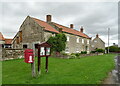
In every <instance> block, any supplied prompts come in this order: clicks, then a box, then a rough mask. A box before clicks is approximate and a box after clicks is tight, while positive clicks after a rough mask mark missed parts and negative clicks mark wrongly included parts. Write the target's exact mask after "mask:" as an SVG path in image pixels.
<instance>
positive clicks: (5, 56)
mask: <svg viewBox="0 0 120 86" xmlns="http://www.w3.org/2000/svg"><path fill="white" fill-rule="evenodd" d="M17 58H24V50H23V49H2V60H9V59H17Z"/></svg>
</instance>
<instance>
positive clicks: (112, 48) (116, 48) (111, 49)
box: [106, 46, 119, 52]
mask: <svg viewBox="0 0 120 86" xmlns="http://www.w3.org/2000/svg"><path fill="white" fill-rule="evenodd" d="M106 50H108V47H106ZM109 51H110V52H117V51H119V48H118V47H117V46H110V47H109Z"/></svg>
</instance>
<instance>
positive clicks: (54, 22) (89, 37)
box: [52, 22, 90, 38]
mask: <svg viewBox="0 0 120 86" xmlns="http://www.w3.org/2000/svg"><path fill="white" fill-rule="evenodd" d="M52 23H55V22H52ZM55 24H57V25H60V26H63V25H61V24H58V23H55ZM63 27H65V28H69V27H66V26H63ZM69 29H71V28H69ZM71 30H75V31H77V32H79V33H82V32H80V31H78V30H76V29H71ZM82 34H84V35H86V34H85V33H82ZM86 36H88V35H86ZM88 37H89V36H88ZM89 38H90V37H89Z"/></svg>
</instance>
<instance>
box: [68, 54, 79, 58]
mask: <svg viewBox="0 0 120 86" xmlns="http://www.w3.org/2000/svg"><path fill="white" fill-rule="evenodd" d="M75 58H77V57H76V55H75V54H72V55H70V58H69V59H75Z"/></svg>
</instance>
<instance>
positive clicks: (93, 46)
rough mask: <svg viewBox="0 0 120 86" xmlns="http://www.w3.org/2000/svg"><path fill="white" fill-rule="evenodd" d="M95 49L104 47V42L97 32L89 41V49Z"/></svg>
mask: <svg viewBox="0 0 120 86" xmlns="http://www.w3.org/2000/svg"><path fill="white" fill-rule="evenodd" d="M95 49H105V42H104V41H103V40H102V39H101V38H100V37H99V35H98V34H97V35H96V38H94V39H93V40H92V41H91V51H94V50H95Z"/></svg>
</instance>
